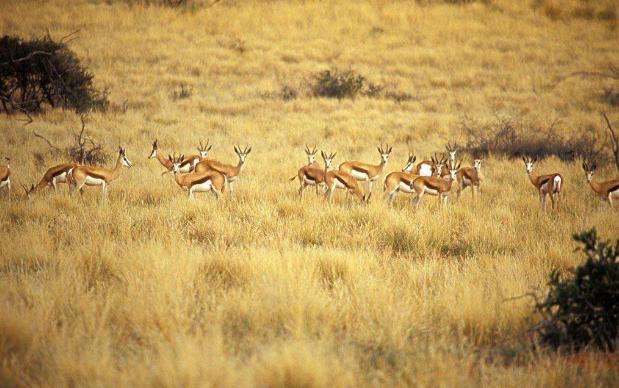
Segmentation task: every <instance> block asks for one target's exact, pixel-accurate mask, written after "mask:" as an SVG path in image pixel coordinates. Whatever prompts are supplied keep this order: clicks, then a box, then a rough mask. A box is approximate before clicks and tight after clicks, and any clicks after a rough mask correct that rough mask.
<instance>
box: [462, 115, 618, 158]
mask: <svg viewBox="0 0 619 388" xmlns="http://www.w3.org/2000/svg"><path fill="white" fill-rule="evenodd" d="M556 124H557V123H556V122H554V123H553V124H551V125H550V126H549V127H548V128H542V127H539V126H537V125H535V124H533V123H527V122H525V121H523V120H519V119H515V118H510V117H497V119H496V120H495V121H489V122H485V123H480V122H477V121H474V120H472V119H468V118H465V119H463V120H462V121H461V124H460V130H461V131H462V133H464V135H465V136H466V139H467V140H466V144H465V146H464V147H463V151H465V152H468V153H469V154H471V155H476V156H486V155H489V154H492V155H503V156H507V157H508V158H518V157H521V156H525V155H526V156H531V157H537V158H538V159H543V158H546V157H549V156H553V155H554V156H557V157H558V158H560V159H561V160H568V161H572V160H574V159H576V158H578V157H594V158H596V159H598V160H602V161H607V160H608V157H607V155H605V154H604V153H603V152H602V149H600V148H598V147H597V146H596V144H601V142H598V141H597V140H598V139H597V137H596V136H595V135H594V133H593V131H581V133H580V134H579V135H572V136H568V137H560V136H559V135H558V132H557V131H555V129H554V127H555V126H556Z"/></svg>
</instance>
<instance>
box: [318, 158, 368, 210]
mask: <svg viewBox="0 0 619 388" xmlns="http://www.w3.org/2000/svg"><path fill="white" fill-rule="evenodd" d="M335 154H336V152H334V153H332V154H331V155H327V154H326V153H325V152H324V151H320V155H322V159H323V160H324V162H325V167H324V175H325V183H326V185H327V191H326V192H325V198H326V199H327V201H328V202H331V198H332V197H333V192H334V191H335V190H336V189H342V190H346V192H348V193H351V194H353V195H356V196H357V197H359V198H360V199H361V201H363V202H366V203H367V202H369V200H370V197H371V196H372V192H371V191H370V192H368V194H367V195H364V194H363V192H362V191H361V189H360V188H359V182H357V179H355V177H354V176H353V175H351V174H349V173H347V172H344V171H329V168H330V167H331V163H332V162H333V158H335Z"/></svg>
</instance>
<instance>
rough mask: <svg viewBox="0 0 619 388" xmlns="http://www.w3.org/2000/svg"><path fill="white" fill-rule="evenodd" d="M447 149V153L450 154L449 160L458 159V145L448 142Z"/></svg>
mask: <svg viewBox="0 0 619 388" xmlns="http://www.w3.org/2000/svg"><path fill="white" fill-rule="evenodd" d="M445 150H446V151H447V155H449V160H450V161H451V162H455V161H456V153H457V152H458V145H457V144H456V143H454V144H453V145H451V142H448V143H447V145H446V146H445Z"/></svg>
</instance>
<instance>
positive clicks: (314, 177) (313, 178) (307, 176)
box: [303, 170, 318, 181]
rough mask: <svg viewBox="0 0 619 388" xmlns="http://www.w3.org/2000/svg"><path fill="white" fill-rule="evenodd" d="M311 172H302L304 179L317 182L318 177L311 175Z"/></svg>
mask: <svg viewBox="0 0 619 388" xmlns="http://www.w3.org/2000/svg"><path fill="white" fill-rule="evenodd" d="M312 172H313V171H311V170H309V171H308V170H306V171H304V172H303V175H304V176H305V179H307V180H310V181H316V180H318V177H317V176H315V175H314V174H312Z"/></svg>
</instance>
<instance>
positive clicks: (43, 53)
mask: <svg viewBox="0 0 619 388" xmlns="http://www.w3.org/2000/svg"><path fill="white" fill-rule="evenodd" d="M35 55H47V56H51V55H52V53H48V52H47V51H33V52H31V53H30V54H28V55H26V56H25V57H23V58H19V59H11V60H10V61H8V62H0V65H2V66H6V65H10V64H11V63H18V62H23V61H27V60H28V59H30V58H32V57H33V56H35Z"/></svg>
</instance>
